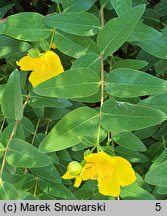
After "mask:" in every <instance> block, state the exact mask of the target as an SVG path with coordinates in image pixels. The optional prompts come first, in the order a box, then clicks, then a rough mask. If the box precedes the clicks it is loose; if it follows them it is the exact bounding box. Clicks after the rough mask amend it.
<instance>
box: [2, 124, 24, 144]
mask: <svg viewBox="0 0 167 216" xmlns="http://www.w3.org/2000/svg"><path fill="white" fill-rule="evenodd" d="M14 125H15V123H14V122H12V123H10V124H8V125H7V126H6V127H5V128H4V130H3V132H2V134H1V136H0V141H1V143H3V145H4V146H6V145H7V143H8V140H9V137H10V135H11V133H12V131H13V128H14ZM13 138H19V139H25V134H24V130H23V127H22V125H21V124H19V125H18V126H17V129H16V131H15V134H14V136H13Z"/></svg>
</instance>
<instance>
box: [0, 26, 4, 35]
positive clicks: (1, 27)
mask: <svg viewBox="0 0 167 216" xmlns="http://www.w3.org/2000/svg"><path fill="white" fill-rule="evenodd" d="M4 29H5V24H4V23H0V34H2V33H3V30H4Z"/></svg>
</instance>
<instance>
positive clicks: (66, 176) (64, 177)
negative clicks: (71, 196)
mask: <svg viewBox="0 0 167 216" xmlns="http://www.w3.org/2000/svg"><path fill="white" fill-rule="evenodd" d="M73 178H74V176H72V175H70V173H69V172H68V171H67V172H66V173H65V174H64V175H63V176H62V179H73Z"/></svg>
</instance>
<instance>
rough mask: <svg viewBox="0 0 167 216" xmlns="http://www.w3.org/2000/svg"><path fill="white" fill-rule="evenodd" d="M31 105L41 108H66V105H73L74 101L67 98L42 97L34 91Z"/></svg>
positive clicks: (31, 96)
mask: <svg viewBox="0 0 167 216" xmlns="http://www.w3.org/2000/svg"><path fill="white" fill-rule="evenodd" d="M49 96H50V95H49ZM29 105H30V106H32V107H34V108H41V107H54V108H65V107H70V106H72V103H71V102H70V101H69V100H67V99H65V98H50V97H42V96H39V95H36V94H35V93H34V92H31V95H30V102H29Z"/></svg>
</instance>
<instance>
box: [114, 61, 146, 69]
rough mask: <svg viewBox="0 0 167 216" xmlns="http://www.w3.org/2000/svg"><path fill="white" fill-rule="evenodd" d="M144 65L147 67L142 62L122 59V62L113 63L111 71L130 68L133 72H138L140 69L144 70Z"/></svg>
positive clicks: (144, 62)
mask: <svg viewBox="0 0 167 216" xmlns="http://www.w3.org/2000/svg"><path fill="white" fill-rule="evenodd" d="M146 65H148V62H146V61H143V60H136V59H123V60H120V61H117V62H115V63H114V64H113V66H112V69H117V68H130V69H134V70H140V69H141V68H144V67H145V66H146Z"/></svg>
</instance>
